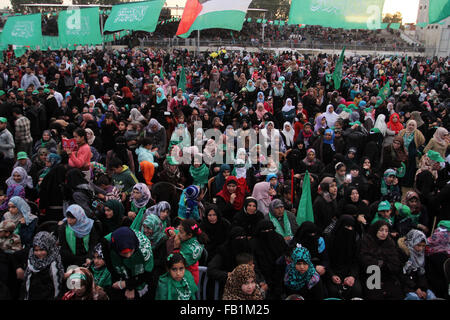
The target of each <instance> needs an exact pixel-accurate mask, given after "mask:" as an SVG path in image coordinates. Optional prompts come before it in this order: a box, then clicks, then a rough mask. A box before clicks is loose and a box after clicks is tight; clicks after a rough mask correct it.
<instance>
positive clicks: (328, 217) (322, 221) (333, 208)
mask: <svg viewBox="0 0 450 320" xmlns="http://www.w3.org/2000/svg"><path fill="white" fill-rule="evenodd" d="M313 212H314V223H315V224H316V225H317V227H319V229H320V231H321V232H323V231H324V229H325V228H326V227H328V225H329V224H330V223H331V221H332V218H333V217H336V216H337V214H338V209H337V202H336V200H333V201H331V202H326V200H325V199H324V198H323V197H322V196H321V195H318V196H317V198H316V199H315V200H314V203H313Z"/></svg>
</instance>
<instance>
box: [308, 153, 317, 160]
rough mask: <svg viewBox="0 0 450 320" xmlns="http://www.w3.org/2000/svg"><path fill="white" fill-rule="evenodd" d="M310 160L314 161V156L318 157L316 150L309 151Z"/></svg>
mask: <svg viewBox="0 0 450 320" xmlns="http://www.w3.org/2000/svg"><path fill="white" fill-rule="evenodd" d="M307 157H308V160H309V161H313V160H314V158H315V157H316V154H315V153H314V152H308V156H307Z"/></svg>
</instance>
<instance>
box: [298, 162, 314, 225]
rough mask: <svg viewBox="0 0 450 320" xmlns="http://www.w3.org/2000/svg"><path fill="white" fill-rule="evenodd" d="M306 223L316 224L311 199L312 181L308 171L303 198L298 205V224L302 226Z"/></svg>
mask: <svg viewBox="0 0 450 320" xmlns="http://www.w3.org/2000/svg"><path fill="white" fill-rule="evenodd" d="M305 221H311V222H314V213H313V207H312V199H311V181H310V180H309V172H308V171H306V174H305V177H304V178H303V187H302V197H301V198H300V202H299V203H298V209H297V224H298V225H299V226H300V225H301V224H302V223H303V222H305Z"/></svg>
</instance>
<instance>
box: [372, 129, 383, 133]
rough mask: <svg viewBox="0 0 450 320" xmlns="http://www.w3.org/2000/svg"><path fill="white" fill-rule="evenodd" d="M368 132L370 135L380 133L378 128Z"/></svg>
mask: <svg viewBox="0 0 450 320" xmlns="http://www.w3.org/2000/svg"><path fill="white" fill-rule="evenodd" d="M370 132H371V133H380V132H381V131H380V129H378V128H372V129H370Z"/></svg>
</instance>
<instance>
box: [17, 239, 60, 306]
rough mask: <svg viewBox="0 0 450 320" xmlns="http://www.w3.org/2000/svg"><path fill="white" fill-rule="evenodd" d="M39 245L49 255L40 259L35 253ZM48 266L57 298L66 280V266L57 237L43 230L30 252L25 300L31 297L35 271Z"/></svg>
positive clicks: (25, 277) (34, 241) (25, 278)
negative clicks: (31, 284) (32, 277)
mask: <svg viewBox="0 0 450 320" xmlns="http://www.w3.org/2000/svg"><path fill="white" fill-rule="evenodd" d="M35 247H39V248H41V249H44V250H45V251H47V256H46V257H45V258H43V259H39V258H38V257H36V256H35V254H34V248H35ZM47 267H50V275H51V278H52V281H53V287H54V289H55V294H54V298H57V297H58V296H59V294H60V286H61V283H62V281H63V280H64V267H63V265H62V263H61V255H60V254H59V246H57V245H56V239H55V237H53V235H51V234H50V233H48V232H46V231H41V232H39V233H38V234H36V235H35V236H34V239H33V247H32V248H31V249H30V252H29V254H28V263H27V269H26V270H25V276H24V281H25V288H26V296H25V300H28V298H29V292H30V283H31V281H30V280H31V276H32V275H33V274H34V273H38V272H40V271H42V270H44V269H46V268H47Z"/></svg>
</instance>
